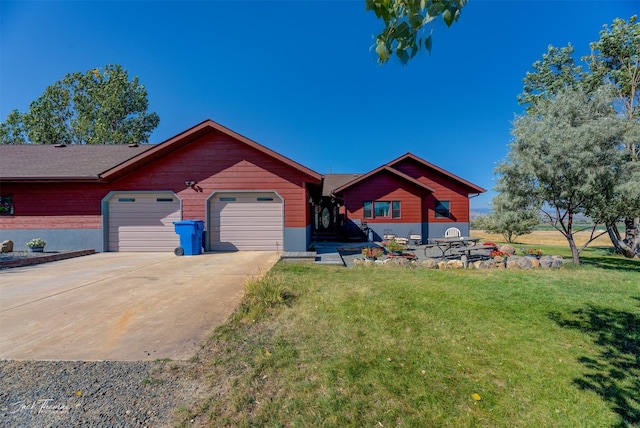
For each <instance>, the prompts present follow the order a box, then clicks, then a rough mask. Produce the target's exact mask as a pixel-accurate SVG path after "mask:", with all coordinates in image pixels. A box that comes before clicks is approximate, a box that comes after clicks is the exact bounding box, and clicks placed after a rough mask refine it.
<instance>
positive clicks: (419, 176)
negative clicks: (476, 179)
mask: <svg viewBox="0 0 640 428" xmlns="http://www.w3.org/2000/svg"><path fill="white" fill-rule="evenodd" d="M393 167H394V168H395V169H397V170H398V171H401V172H403V173H405V174H406V175H408V176H410V177H412V178H415V179H416V180H418V181H420V182H422V183H425V184H427V185H429V186H430V187H432V188H433V189H435V192H434V193H433V194H430V195H427V197H425V198H424V201H423V210H424V212H426V213H427V219H426V221H428V222H430V223H447V222H463V223H466V222H469V197H468V194H469V192H470V189H469V188H468V187H467V186H465V185H463V184H461V183H459V182H458V181H456V180H453V179H451V178H450V177H447V176H446V175H444V174H442V173H440V172H438V171H435V170H433V169H430V168H429V169H427V168H425V167H424V166H423V165H421V164H419V163H417V162H415V161H413V160H410V159H407V160H405V161H403V162H401V163H399V164H397V165H394V166H393ZM436 200H439V201H449V202H450V206H449V210H450V212H451V217H450V218H436V217H435V203H436Z"/></svg>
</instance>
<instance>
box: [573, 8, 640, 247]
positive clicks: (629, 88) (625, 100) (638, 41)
mask: <svg viewBox="0 0 640 428" xmlns="http://www.w3.org/2000/svg"><path fill="white" fill-rule="evenodd" d="M590 47H591V55H589V56H586V57H584V58H582V59H583V60H584V61H586V62H587V64H588V66H589V70H590V72H591V74H590V76H589V77H588V80H590V81H592V82H593V84H594V85H597V84H609V85H612V86H613V87H614V88H615V93H616V100H615V107H616V110H617V111H618V113H619V114H620V115H621V116H622V117H623V118H624V120H625V122H626V128H625V133H624V136H623V139H622V141H621V144H620V148H621V150H622V152H623V153H624V156H625V159H626V163H625V165H624V170H623V175H624V177H625V180H623V181H622V182H621V183H620V185H619V186H618V188H617V189H616V192H615V197H614V200H613V201H612V203H613V205H614V206H615V209H614V210H613V212H614V213H616V215H614V216H611V217H610V218H608V219H607V230H608V232H609V236H610V238H611V242H612V243H613V245H614V246H615V247H616V250H617V251H618V252H619V253H621V254H624V255H625V256H627V257H636V258H640V23H639V22H638V17H637V16H632V17H631V18H630V19H629V21H625V20H624V19H619V18H617V19H615V20H614V21H613V24H612V25H611V26H610V27H609V26H606V25H605V26H604V29H603V30H602V31H601V32H600V40H598V41H597V42H593V43H591V46H590ZM621 218H624V224H625V236H624V238H623V237H622V236H621V235H620V232H619V231H618V228H617V226H616V223H617V222H618V221H620V219H621Z"/></svg>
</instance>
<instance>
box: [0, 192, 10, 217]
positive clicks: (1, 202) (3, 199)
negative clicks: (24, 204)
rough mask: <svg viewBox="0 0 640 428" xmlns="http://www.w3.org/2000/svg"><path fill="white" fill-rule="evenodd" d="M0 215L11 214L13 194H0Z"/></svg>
mask: <svg viewBox="0 0 640 428" xmlns="http://www.w3.org/2000/svg"><path fill="white" fill-rule="evenodd" d="M0 215H13V196H0Z"/></svg>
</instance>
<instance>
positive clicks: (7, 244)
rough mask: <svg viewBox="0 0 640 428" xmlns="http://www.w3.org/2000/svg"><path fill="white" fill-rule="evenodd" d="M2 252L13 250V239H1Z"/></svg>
mask: <svg viewBox="0 0 640 428" xmlns="http://www.w3.org/2000/svg"><path fill="white" fill-rule="evenodd" d="M2 252H3V253H12V252H13V241H10V240H8V239H7V240H6V241H2Z"/></svg>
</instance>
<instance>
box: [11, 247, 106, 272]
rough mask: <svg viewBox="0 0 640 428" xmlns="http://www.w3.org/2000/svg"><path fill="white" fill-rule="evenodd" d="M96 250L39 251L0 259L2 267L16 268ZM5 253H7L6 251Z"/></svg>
mask: <svg viewBox="0 0 640 428" xmlns="http://www.w3.org/2000/svg"><path fill="white" fill-rule="evenodd" d="M95 253H96V250H78V251H65V252H62V253H54V254H47V253H39V255H38V256H30V257H22V258H17V259H13V260H2V261H0V269H5V268H15V267H23V266H31V265H37V264H40V263H48V262H55V261H58V260H65V259H71V258H74V257H81V256H88V255H90V254H95ZM4 254H5V255H6V254H7V253H4Z"/></svg>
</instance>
